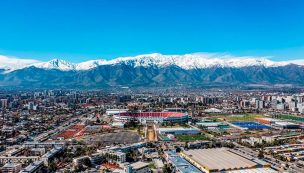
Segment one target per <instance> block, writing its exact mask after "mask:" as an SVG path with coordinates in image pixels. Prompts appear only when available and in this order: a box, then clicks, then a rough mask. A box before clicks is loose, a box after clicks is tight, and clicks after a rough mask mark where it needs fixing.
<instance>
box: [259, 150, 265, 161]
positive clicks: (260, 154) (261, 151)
mask: <svg viewBox="0 0 304 173" xmlns="http://www.w3.org/2000/svg"><path fill="white" fill-rule="evenodd" d="M258 158H259V159H262V158H264V151H263V149H261V150H260V151H259V154H258Z"/></svg>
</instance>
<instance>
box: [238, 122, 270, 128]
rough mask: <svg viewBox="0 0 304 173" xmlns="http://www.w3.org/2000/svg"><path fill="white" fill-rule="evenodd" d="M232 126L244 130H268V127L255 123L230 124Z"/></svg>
mask: <svg viewBox="0 0 304 173" xmlns="http://www.w3.org/2000/svg"><path fill="white" fill-rule="evenodd" d="M232 124H234V125H236V126H239V127H241V128H244V129H270V127H269V126H265V125H262V124H259V123H256V122H232Z"/></svg>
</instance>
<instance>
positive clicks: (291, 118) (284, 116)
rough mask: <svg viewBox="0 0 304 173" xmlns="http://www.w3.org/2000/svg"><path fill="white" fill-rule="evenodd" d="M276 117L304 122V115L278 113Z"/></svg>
mask: <svg viewBox="0 0 304 173" xmlns="http://www.w3.org/2000/svg"><path fill="white" fill-rule="evenodd" d="M275 118H278V119H281V120H293V121H299V122H304V117H300V116H294V115H276V117H275Z"/></svg>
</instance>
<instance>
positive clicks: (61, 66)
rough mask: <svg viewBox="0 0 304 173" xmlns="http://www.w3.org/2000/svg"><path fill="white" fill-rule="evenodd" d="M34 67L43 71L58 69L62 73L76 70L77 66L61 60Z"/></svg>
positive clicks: (38, 64) (53, 60)
mask: <svg viewBox="0 0 304 173" xmlns="http://www.w3.org/2000/svg"><path fill="white" fill-rule="evenodd" d="M32 66H34V67H37V68H43V69H57V70H62V71H70V70H75V69H76V65H75V64H73V63H70V62H67V61H64V60H61V59H52V60H50V61H48V62H43V63H37V64H33V65H32Z"/></svg>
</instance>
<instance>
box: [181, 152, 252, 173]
mask: <svg viewBox="0 0 304 173" xmlns="http://www.w3.org/2000/svg"><path fill="white" fill-rule="evenodd" d="M183 153H184V154H185V155H186V156H188V157H189V158H190V159H192V160H193V161H195V162H196V163H198V164H200V165H202V166H203V167H206V168H208V169H209V170H228V169H241V168H251V167H255V166H256V165H257V163H255V162H252V161H250V160H248V159H246V158H244V157H241V156H239V155H237V154H234V153H232V152H230V151H229V150H228V149H226V148H215V149H199V150H188V151H183Z"/></svg>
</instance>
